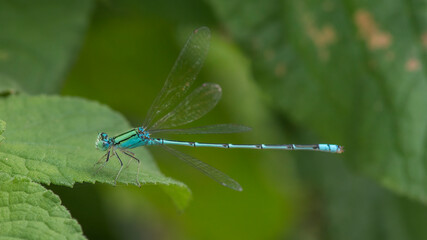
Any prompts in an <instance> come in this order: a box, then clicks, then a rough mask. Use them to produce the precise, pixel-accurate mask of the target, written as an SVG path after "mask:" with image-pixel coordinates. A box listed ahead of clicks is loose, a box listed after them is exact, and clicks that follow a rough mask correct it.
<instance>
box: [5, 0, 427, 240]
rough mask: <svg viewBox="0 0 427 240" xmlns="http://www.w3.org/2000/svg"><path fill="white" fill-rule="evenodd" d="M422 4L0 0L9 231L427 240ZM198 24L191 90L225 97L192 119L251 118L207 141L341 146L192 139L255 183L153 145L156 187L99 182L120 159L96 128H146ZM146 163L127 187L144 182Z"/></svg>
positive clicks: (146, 158) (150, 161)
mask: <svg viewBox="0 0 427 240" xmlns="http://www.w3.org/2000/svg"><path fill="white" fill-rule="evenodd" d="M426 6H427V4H426V2H425V1H403V0H401V1H392V2H390V1H352V0H347V1H336V0H325V1H311V0H304V1H278V0H267V1H252V0H251V1H221V0H220V1H210V0H207V1H194V0H185V1H181V2H179V4H178V3H177V2H175V1H162V2H153V1H136V0H126V1H120V2H118V1H117V2H116V1H98V2H95V1H71V0H70V1H68V0H67V1H59V2H58V1H50V0H39V1H37V3H33V4H28V3H27V2H25V1H6V0H0V23H1V24H0V29H1V30H0V95H1V98H0V142H1V143H0V173H1V174H0V206H1V207H2V208H1V209H2V210H0V236H2V237H21V238H30V237H31V236H40V238H43V239H46V238H52V239H58V238H59V237H63V238H71V239H73V238H84V237H87V238H89V239H98V238H99V239H142V238H146V239H236V238H238V239H424V238H426V237H427V232H426V230H425V227H424V224H423V223H424V222H425V221H426V220H427V217H426V216H427V208H426V207H425V203H426V200H427V190H426V189H427V188H426V184H427V177H426V176H427V174H426V171H427V167H426V166H427V164H426V156H425V150H424V146H425V145H426V144H425V143H424V138H425V137H424V133H425V130H426V123H427V121H426V120H427V111H424V109H425V108H424V105H425V104H424V103H425V102H427V95H426V94H425V92H426V79H425V78H426V76H425V71H424V65H425V64H424V61H425V51H426V48H427V32H426V21H425V20H426V16H427V15H426V13H427V11H426V10H427V9H426ZM200 26H208V27H209V28H211V30H212V33H213V37H212V43H211V49H210V52H209V55H208V59H207V60H206V63H205V66H204V68H203V69H202V72H201V74H200V76H199V79H198V80H197V82H196V84H195V85H200V84H201V83H203V82H215V83H219V84H220V85H221V86H222V88H223V99H222V101H221V102H220V104H219V105H218V106H217V107H216V108H215V109H214V110H213V111H212V112H211V113H209V115H208V116H207V117H204V118H202V119H201V120H200V121H198V122H197V123H195V124H193V126H198V125H204V124H213V123H226V122H232V123H239V124H244V125H248V126H251V127H253V129H254V130H253V131H252V132H251V133H244V134H238V135H229V136H209V137H206V136H201V137H197V140H200V141H217V142H236V143H317V142H319V143H320V142H322V143H338V144H342V145H344V146H345V148H346V152H345V153H344V154H343V155H340V156H337V155H333V154H322V153H286V152H278V151H276V152H271V151H270V152H267V151H256V152H255V151H250V150H221V149H198V150H197V151H193V150H192V149H183V151H187V152H188V153H190V154H191V155H194V156H196V157H198V158H200V159H202V160H203V161H206V162H208V163H210V164H212V165H214V166H215V167H217V168H219V169H221V170H222V171H224V172H226V173H227V174H229V175H230V176H232V177H233V178H235V179H236V180H238V181H239V182H240V183H241V185H242V187H243V189H244V191H243V192H234V191H232V190H229V189H226V188H224V187H221V186H220V185H218V184H216V183H215V182H213V181H211V180H210V179H209V178H206V177H205V176H203V175H201V174H199V173H198V172H196V171H195V170H194V169H191V168H189V167H187V166H185V165H183V164H181V163H180V162H179V161H178V160H176V159H174V158H173V157H171V156H169V155H167V154H165V153H162V152H161V151H158V152H157V151H156V149H150V152H153V155H151V154H150V153H149V152H148V151H147V150H146V149H140V150H138V152H137V154H138V156H143V166H145V167H144V168H143V173H144V174H143V176H142V178H143V180H144V182H145V183H152V184H157V185H152V184H149V185H143V187H142V188H141V189H140V188H136V187H126V186H121V185H120V186H117V187H112V186H110V185H108V184H93V183H94V182H95V181H97V182H100V183H112V180H113V179H114V173H115V171H116V169H117V162H111V163H109V165H107V169H106V170H105V171H102V172H101V173H100V174H97V175H94V174H93V172H94V170H93V168H92V165H93V163H94V162H96V160H97V159H98V158H99V157H100V156H101V155H102V154H101V153H100V152H98V151H95V150H94V149H93V142H94V140H95V138H96V134H97V132H99V131H106V132H109V133H119V132H121V131H125V130H126V129H128V128H129V127H131V126H138V125H139V124H140V123H141V122H142V119H143V118H144V114H145V112H146V111H147V109H148V107H149V105H150V104H151V101H152V100H153V99H154V97H155V96H156V94H157V92H158V91H159V89H160V88H161V86H162V84H163V81H164V80H165V78H166V76H167V74H168V72H169V70H170V68H171V67H172V65H173V63H174V61H175V59H176V58H177V56H178V53H179V51H180V49H181V47H182V46H183V43H184V42H185V40H186V38H187V37H188V36H189V34H190V33H191V31H192V30H193V29H195V28H197V27H200ZM16 93H18V94H17V95H16ZM27 94H29V95H27ZM40 94H50V95H40ZM70 96H72V97H70ZM94 101H96V102H98V103H96V102H94ZM99 103H102V104H99ZM105 105H107V106H108V107H107V106H105ZM113 109H114V110H113ZM118 112H120V113H118ZM125 118H126V119H128V121H129V122H130V124H129V123H128V122H127V121H126V120H125ZM1 120H3V121H1ZM184 139H185V138H184ZM191 139H194V138H191ZM151 150H152V151H151ZM100 154H101V155H100ZM157 165H159V166H158V167H157ZM159 169H161V171H162V172H163V173H160V170H159ZM135 170H136V168H135V165H131V166H130V167H129V168H128V169H126V170H125V171H124V172H123V175H122V178H121V179H120V180H121V183H124V184H128V183H131V184H132V183H134V181H135ZM165 176H170V177H173V178H176V179H179V180H180V181H181V182H178V181H176V180H173V179H171V178H168V177H165ZM184 183H185V184H186V185H188V187H187V186H186V185H185V184H184ZM40 184H54V185H49V186H46V185H40ZM70 186H72V188H70ZM46 188H48V189H46ZM189 189H191V190H192V198H193V199H192V200H191V201H190V197H191V193H190V190H189ZM164 193H166V194H164ZM59 199H61V200H59ZM170 199H172V201H170ZM61 201H62V202H61ZM172 202H174V203H175V204H172ZM176 207H178V208H176ZM67 209H68V210H67ZM177 209H178V210H177ZM49 211H51V212H49ZM70 213H71V215H70ZM52 217H58V219H62V220H61V221H52ZM53 224H54V225H53ZM23 226H26V228H25V230H23ZM4 229H6V230H4ZM58 229H59V231H58ZM55 230H56V231H55ZM34 234H36V235H34Z"/></svg>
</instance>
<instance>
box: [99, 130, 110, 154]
mask: <svg viewBox="0 0 427 240" xmlns="http://www.w3.org/2000/svg"><path fill="white" fill-rule="evenodd" d="M111 145H112V140H111V139H110V138H109V137H108V134H106V133H99V134H98V138H97V139H96V142H95V147H96V148H97V149H99V150H102V151H105V150H107V149H108V148H109V147H110V146H111Z"/></svg>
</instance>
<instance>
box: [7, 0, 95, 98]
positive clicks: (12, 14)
mask: <svg viewBox="0 0 427 240" xmlns="http://www.w3.org/2000/svg"><path fill="white" fill-rule="evenodd" d="M91 8H92V1H85V0H83V1H49V0H42V1H37V3H36V4H28V2H27V1H20V0H19V1H8V0H1V1H0V22H1V23H2V26H1V35H0V92H2V91H6V90H9V91H26V92H28V93H53V92H57V91H58V89H59V86H60V84H61V80H62V79H63V77H64V75H65V71H66V70H67V67H68V66H69V64H70V62H71V60H72V59H73V58H74V57H75V54H76V51H77V50H78V48H79V46H80V43H81V40H82V37H83V34H84V33H85V29H86V26H87V23H88V21H89V14H90V12H91V11H90V10H91Z"/></svg>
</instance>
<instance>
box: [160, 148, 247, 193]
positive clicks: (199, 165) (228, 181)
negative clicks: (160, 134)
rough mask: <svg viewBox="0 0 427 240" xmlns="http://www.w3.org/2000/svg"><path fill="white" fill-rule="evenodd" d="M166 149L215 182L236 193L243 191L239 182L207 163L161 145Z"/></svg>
mask: <svg viewBox="0 0 427 240" xmlns="http://www.w3.org/2000/svg"><path fill="white" fill-rule="evenodd" d="M160 146H162V147H163V148H164V149H166V150H167V151H168V152H170V153H171V154H173V155H175V156H176V157H178V158H179V159H181V160H182V161H184V162H186V163H187V164H188V165H190V166H192V167H194V168H196V169H197V170H199V171H201V172H202V173H203V174H205V175H206V176H208V177H210V178H212V179H213V180H215V181H217V182H219V183H221V184H222V185H223V186H226V187H229V188H231V189H233V190H236V191H242V190H243V189H242V187H241V186H240V184H239V183H238V182H236V181H235V180H233V179H232V178H231V177H229V176H227V175H226V174H225V173H223V172H221V171H219V170H218V169H216V168H214V167H212V166H210V165H208V164H207V163H204V162H202V161H200V160H198V159H196V158H194V157H191V156H189V155H187V154H185V153H182V152H180V151H178V150H175V149H173V148H170V147H168V146H165V145H160Z"/></svg>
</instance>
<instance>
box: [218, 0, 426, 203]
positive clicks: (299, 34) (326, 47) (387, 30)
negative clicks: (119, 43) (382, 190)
mask: <svg viewBox="0 0 427 240" xmlns="http://www.w3.org/2000/svg"><path fill="white" fill-rule="evenodd" d="M210 2H211V5H212V6H213V7H214V9H215V11H216V14H217V15H218V16H219V18H220V19H221V20H223V21H224V22H225V24H226V25H227V27H228V29H229V30H230V31H231V33H232V34H233V36H234V37H235V38H236V39H237V40H238V41H239V42H240V43H241V44H242V45H243V46H244V48H245V50H246V53H247V54H248V55H249V56H250V57H251V58H252V59H253V61H254V73H255V78H256V79H257V80H258V81H259V85H260V86H262V88H263V89H264V90H265V91H266V92H267V93H268V94H269V96H271V100H272V102H274V104H275V105H276V106H277V107H279V108H280V110H281V112H282V113H283V114H286V116H287V117H290V118H291V119H292V120H294V121H296V122H299V123H303V124H305V125H306V126H309V127H310V128H311V130H314V131H315V132H317V133H318V134H319V135H320V136H322V139H323V141H324V142H331V143H339V144H342V145H345V147H346V150H347V152H346V153H345V155H344V156H345V157H346V158H347V160H348V162H350V163H351V164H352V166H353V167H355V168H357V169H359V170H362V171H364V172H365V173H367V174H368V175H370V176H372V177H374V178H375V179H377V180H378V181H379V182H380V183H381V184H383V185H384V186H386V187H388V188H389V189H392V190H393V191H395V192H398V193H401V194H405V195H408V196H410V197H412V198H416V199H419V200H421V201H424V202H426V201H427V188H426V187H425V186H426V185H427V177H426V176H427V174H426V171H427V167H426V166H427V164H426V161H427V160H426V159H427V158H426V154H425V149H426V146H425V145H426V144H425V141H424V139H425V132H426V129H427V111H426V110H425V109H426V108H425V103H426V102H427V94H425V92H426V90H427V86H426V83H427V81H426V80H427V79H426V76H425V72H424V71H423V66H424V59H425V56H424V51H423V46H424V47H425V46H426V42H425V40H424V41H422V39H426V37H425V36H426V33H425V32H423V31H425V30H424V29H425V21H423V19H425V18H426V15H427V14H426V12H425V11H421V10H420V9H425V8H423V7H421V5H418V4H419V2H408V1H395V2H393V3H390V2H386V1H384V2H372V1H345V2H342V1H327V2H318V1H311V0H305V1H286V2H283V1H277V0H269V1H267V2H258V1H249V2H248V1H244V2H243V1H240V2H239V1H237V2H236V1H233V2H227V1H210ZM386 6H387V7H386ZM401 9H405V11H401ZM396 12H398V13H399V14H396Z"/></svg>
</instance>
